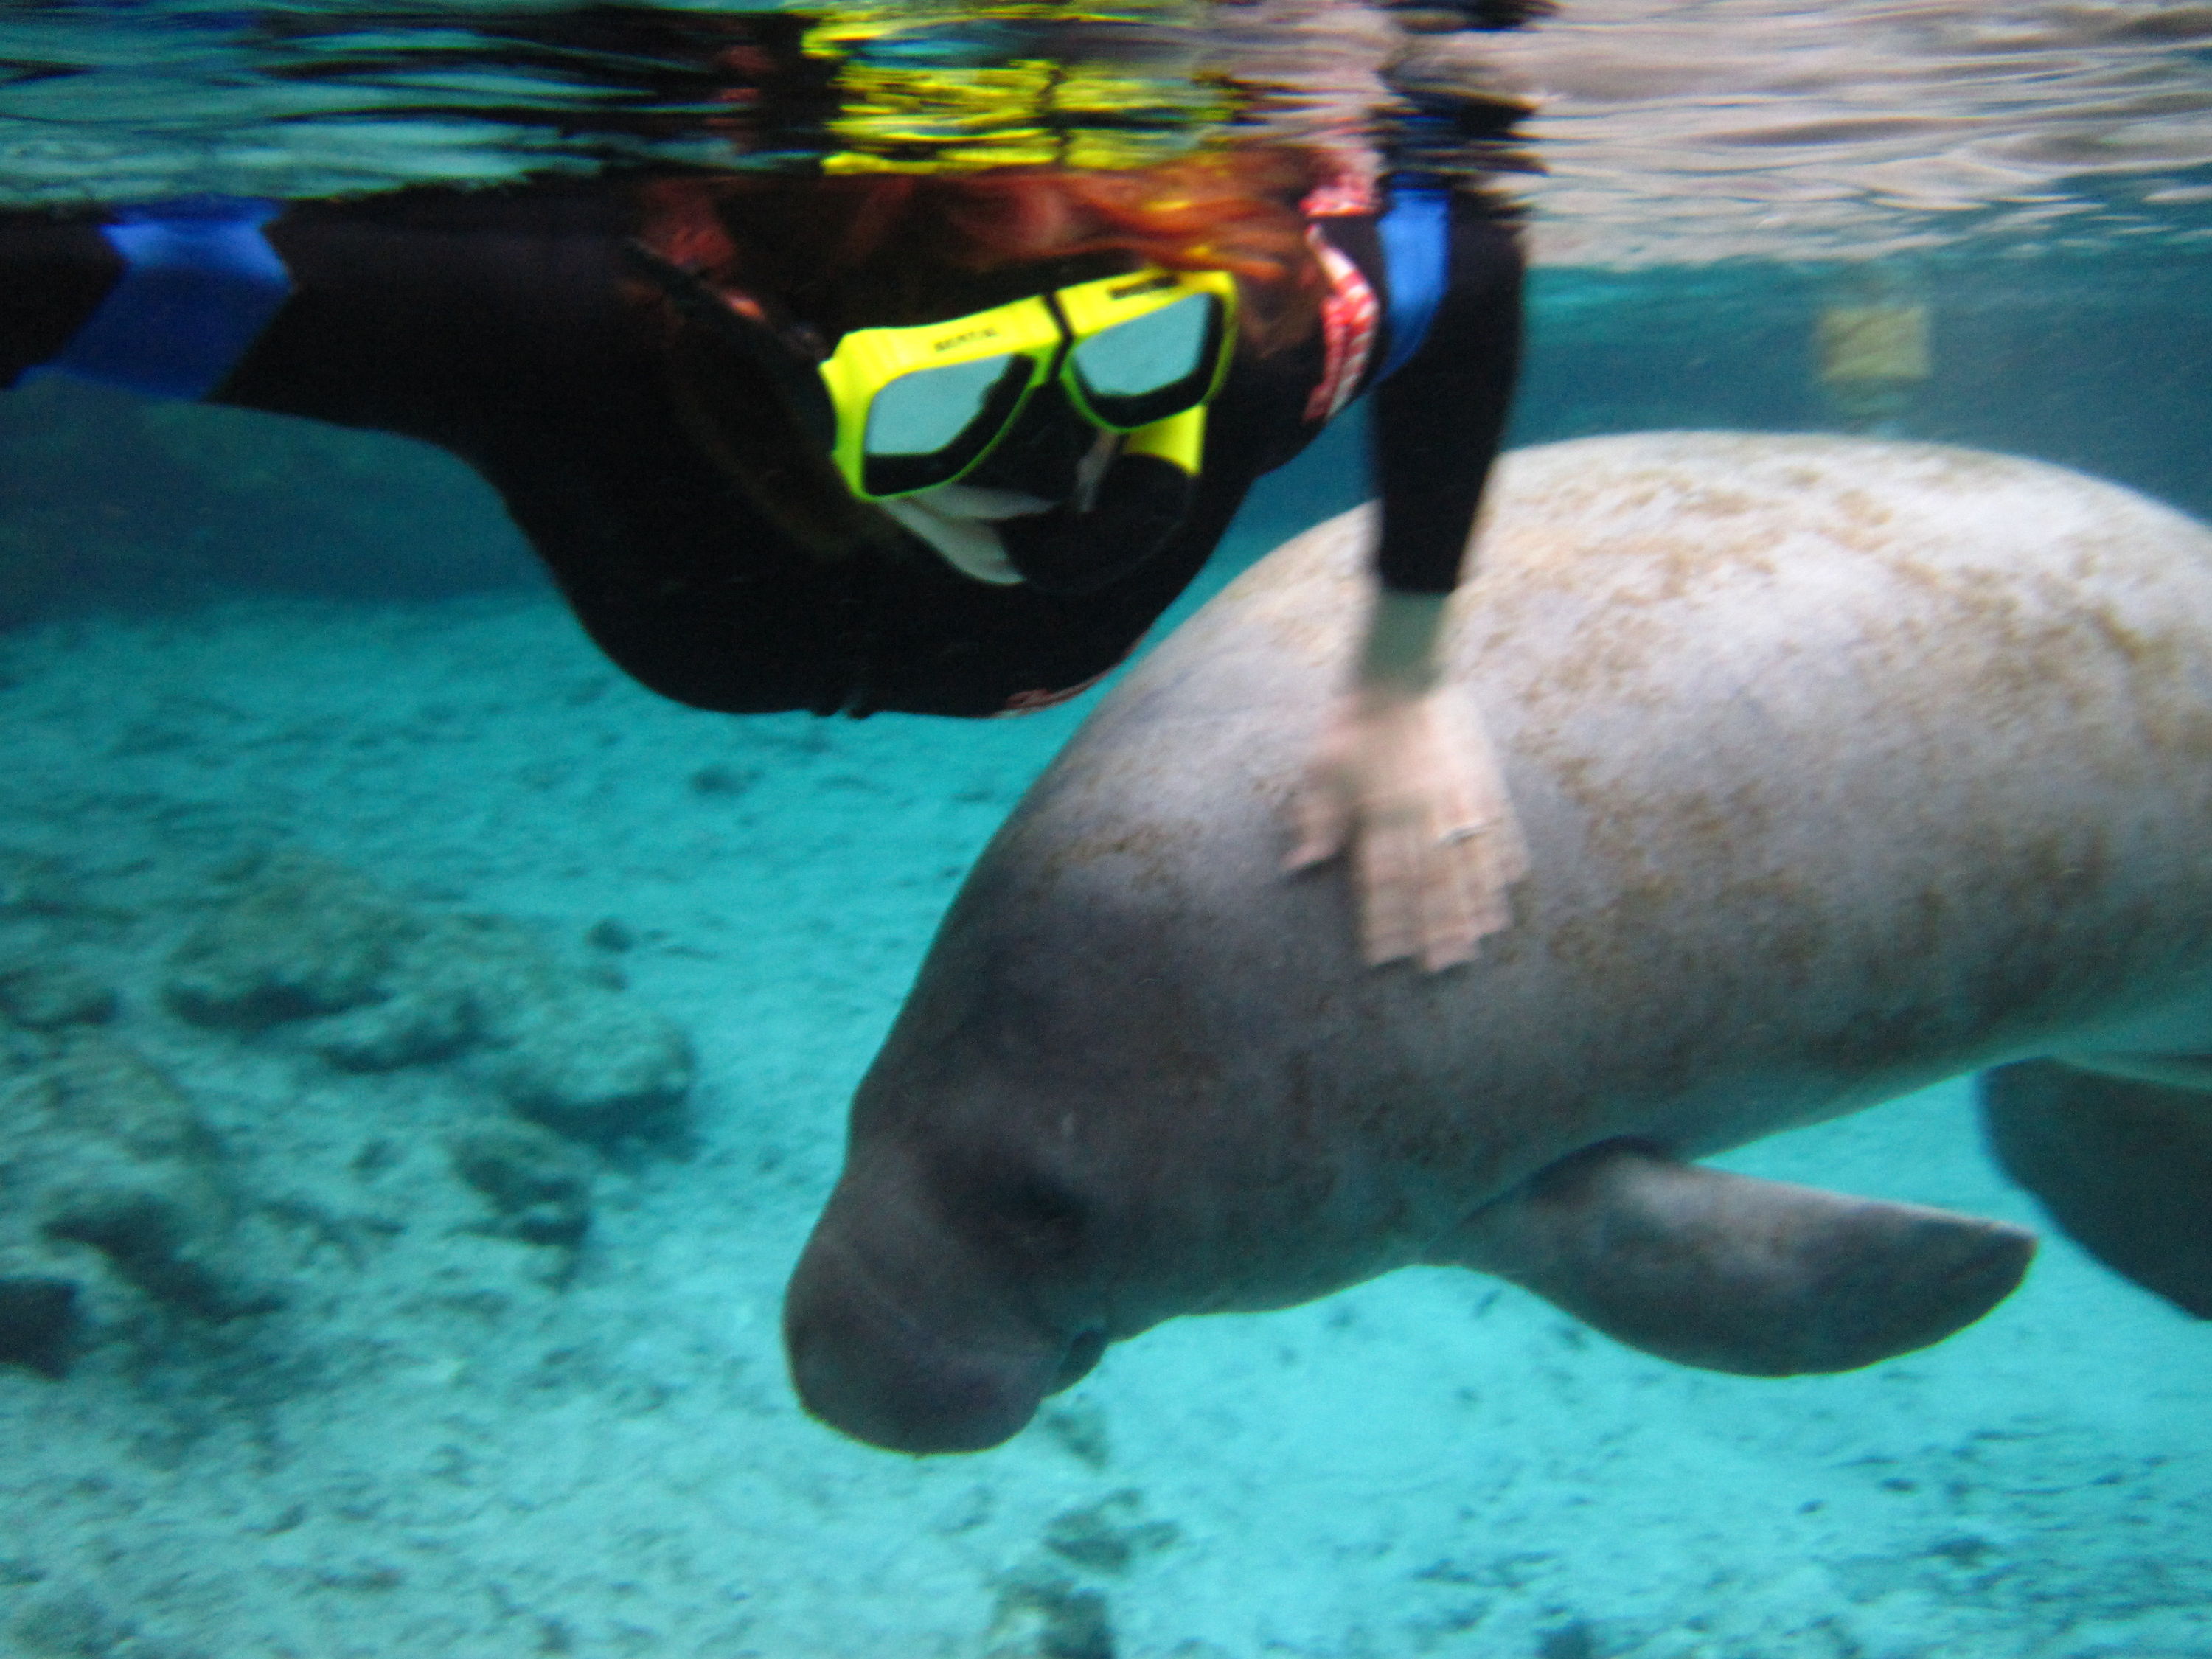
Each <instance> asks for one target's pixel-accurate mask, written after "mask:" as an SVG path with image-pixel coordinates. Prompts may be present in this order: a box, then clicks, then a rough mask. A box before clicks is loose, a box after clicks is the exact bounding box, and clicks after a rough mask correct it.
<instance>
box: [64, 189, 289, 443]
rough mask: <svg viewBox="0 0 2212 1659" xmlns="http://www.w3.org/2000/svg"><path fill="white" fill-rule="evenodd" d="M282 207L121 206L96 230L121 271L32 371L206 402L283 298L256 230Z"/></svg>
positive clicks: (271, 256)
mask: <svg viewBox="0 0 2212 1659" xmlns="http://www.w3.org/2000/svg"><path fill="white" fill-rule="evenodd" d="M283 210H284V204H283V203H281V202H262V201H252V200H246V199H243V198H240V197H222V196H202V197H185V198H183V199H180V200H178V201H173V202H160V203H155V204H149V205H148V206H144V207H134V208H125V209H123V210H121V212H120V215H119V216H118V219H117V221H116V222H115V223H113V224H109V225H103V226H101V227H100V235H101V236H102V237H104V238H105V239H106V241H107V245H108V246H110V247H112V248H113V249H114V250H115V252H117V254H118V255H119V256H120V257H121V258H122V260H123V275H122V276H119V277H118V278H117V279H116V283H115V286H114V287H112V288H111V289H108V291H107V296H106V298H105V299H103V300H102V301H100V307H99V309H98V310H96V311H94V313H92V315H91V316H90V317H89V318H88V319H86V321H85V324H84V325H83V326H82V328H80V329H78V330H77V331H76V334H75V335H73V336H72V337H70V343H69V344H68V345H66V346H64V348H63V349H62V351H61V354H60V355H59V356H56V357H52V358H50V359H49V360H48V361H47V362H44V363H41V364H40V365H39V366H38V368H35V369H33V371H32V373H33V374H67V375H70V376H73V377H74V378H76V379H78V380H97V381H99V382H100V383H101V384H102V385H105V386H120V387H121V388H123V389H124V390H125V391H126V392H143V393H144V394H146V395H147V396H149V397H155V398H183V399H185V400H186V401H188V402H190V401H197V399H199V398H205V397H207V396H208V395H210V393H211V392H214V391H215V390H216V388H217V387H218V386H221V385H222V383H223V382H224V381H225V380H228V379H229V378H230V375H231V372H232V371H233V370H234V369H235V368H237V367H238V365H239V364H240V362H243V361H244V360H245V357H246V353H247V352H249V351H251V350H252V349H253V343H254V342H255V341H256V340H258V339H259V338H260V337H261V332H262V331H263V330H264V329H265V328H267V327H268V326H269V324H270V321H271V320H272V319H275V317H276V313H277V312H279V311H280V310H282V309H283V305H284V301H286V300H287V299H289V297H290V296H291V293H292V278H291V276H290V274H289V272H288V271H286V270H285V269H284V262H283V259H281V258H278V257H277V254H276V249H275V248H273V247H271V246H270V245H269V239H268V238H267V237H266V236H265V235H264V234H263V232H262V227H263V226H264V225H266V224H267V223H268V222H270V220H271V219H274V218H276V216H277V215H279V214H281V213H282V212H283Z"/></svg>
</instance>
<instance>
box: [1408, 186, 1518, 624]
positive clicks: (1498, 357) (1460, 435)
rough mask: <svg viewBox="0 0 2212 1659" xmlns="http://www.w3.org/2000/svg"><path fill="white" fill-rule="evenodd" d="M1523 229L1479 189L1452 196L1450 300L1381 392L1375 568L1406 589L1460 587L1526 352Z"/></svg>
mask: <svg viewBox="0 0 2212 1659" xmlns="http://www.w3.org/2000/svg"><path fill="white" fill-rule="evenodd" d="M1521 283H1522V253H1521V246H1520V238H1519V235H1518V234H1517V228H1516V226H1515V225H1514V224H1513V223H1512V222H1510V220H1508V219H1506V218H1504V217H1503V216H1501V215H1500V213H1499V211H1498V209H1497V207H1496V206H1495V205H1494V204H1492V203H1488V202H1486V201H1485V200H1483V199H1482V198H1480V197H1466V196H1455V197H1454V199H1453V207H1452V222H1451V231H1450V246H1449V264H1448V266H1447V281H1446V287H1445V289H1444V293H1443V298H1442V299H1441V300H1440V301H1439V302H1438V304H1437V309H1436V313H1435V316H1434V318H1433V319H1432V320H1431V323H1430V325H1429V330H1428V333H1427V335H1426V336H1425V337H1424V338H1423V340H1422V342H1421V345H1420V348H1419V349H1418V350H1417V351H1415V352H1414V354H1413V356H1411V357H1410V358H1408V359H1407V361H1406V362H1404V363H1403V364H1402V365H1401V367H1400V368H1399V369H1398V371H1397V373H1396V374H1393V375H1391V376H1390V377H1389V379H1388V380H1384V381H1383V384H1382V385H1381V386H1378V387H1377V388H1376V392H1375V399H1374V403H1375V407H1374V410H1373V414H1374V428H1373V430H1374V444H1375V459H1374V467H1375V482H1376V486H1377V488H1378V489H1380V491H1381V494H1382V498H1383V538H1382V544H1381V547H1380V549H1379V550H1378V551H1377V553H1376V572H1377V574H1379V575H1380V576H1381V578H1382V580H1383V586H1385V587H1388V588H1390V589H1392V590H1394V591H1395V592H1401V593H1431V594H1433V593H1448V592H1450V591H1451V590H1452V588H1453V587H1454V586H1456V585H1457V584H1458V581H1459V578H1460V565H1461V562H1462V556H1464V553H1465V551H1466V548H1467V543H1468V536H1469V534H1470V533H1471V532H1473V530H1474V515H1475V510H1476V508H1477V507H1479V506H1480V504H1481V500H1482V489H1483V486H1484V484H1485V483H1486V482H1487V480H1488V477H1489V473H1490V466H1491V463H1492V461H1493V460H1494V459H1496V458H1497V454H1498V445H1499V443H1500V442H1501V441H1503V439H1504V434H1505V419H1506V414H1507V411H1508V410H1509V408H1510V405H1511V403H1512V398H1513V383H1514V379H1515V376H1516V374H1517V373H1518V371H1519V368H1520V361H1521Z"/></svg>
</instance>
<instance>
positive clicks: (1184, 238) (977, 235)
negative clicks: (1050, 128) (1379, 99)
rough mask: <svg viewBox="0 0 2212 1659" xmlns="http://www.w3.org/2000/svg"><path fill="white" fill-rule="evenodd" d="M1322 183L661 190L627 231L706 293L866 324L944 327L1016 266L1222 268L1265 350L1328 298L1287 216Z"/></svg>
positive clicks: (999, 182)
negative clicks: (767, 297)
mask: <svg viewBox="0 0 2212 1659" xmlns="http://www.w3.org/2000/svg"><path fill="white" fill-rule="evenodd" d="M1324 171H1325V169H1324V168H1323V167H1322V164H1321V163H1320V162H1319V161H1317V160H1316V158H1315V157H1313V156H1311V155H1309V154H1308V153H1306V152H1304V151H1301V150H1296V149H1289V148H1286V147H1281V146H1270V147H1266V148H1257V147H1255V148H1252V149H1240V150H1235V151H1228V152H1223V153H1219V154H1215V155H1200V156H1194V157H1191V158H1188V159H1187V160H1184V161H1172V162H1168V163H1165V164H1163V165H1161V166H1159V167H1146V168H1142V169H1131V170H1114V171H1109V170H1103V169H1079V168H1073V167H1001V168H993V169H990V170H987V171H983V172H975V173H857V174H854V173H848V174H842V175H836V176H832V177H828V178H808V179H792V178H777V177H775V176H774V175H763V174H746V173H732V174H725V175H721V176H720V177H712V178H708V177H698V178H675V179H659V180H655V181H654V182H653V183H652V184H651V185H647V187H646V194H645V201H644V208H645V214H644V220H643V222H642V225H641V235H642V237H643V240H645V241H646V242H647V244H648V245H649V246H652V247H653V250H654V251H655V252H659V254H660V255H661V256H662V257H663V258H667V259H669V260H671V261H672V262H673V263H675V264H680V265H683V266H684V267H685V268H686V269H688V270H692V271H694V272H696V274H697V275H699V276H702V278H704V279H705V280H707V281H708V282H709V283H714V284H715V285H716V286H718V287H722V288H725V289H752V288H760V289H765V290H767V291H769V292H770V293H772V294H775V295H806V294H808V293H810V292H812V293H815V294H818V295H829V294H833V293H835V292H836V291H839V290H842V291H844V293H845V297H846V301H847V303H846V305H845V306H843V307H835V308H836V309H842V310H851V309H868V310H872V311H874V312H876V313H878V314H875V315H871V316H866V317H865V318H863V319H861V320H866V321H870V322H889V321H892V320H895V319H896V317H897V316H898V315H899V314H900V313H902V312H905V311H908V310H912V311H915V312H916V313H921V312H923V311H926V310H927V309H930V308H932V307H934V308H935V309H936V310H937V312H938V313H939V314H957V312H958V310H959V303H958V301H957V297H955V296H957V295H958V294H959V292H960V290H961V289H963V286H964V287H966V288H969V289H973V288H974V287H975V285H976V279H977V278H979V277H981V276H987V275H989V274H992V273H997V272H1001V271H1004V270H1007V269H1008V268H1010V267H1013V266H1018V265H1024V264H1043V263H1048V262H1052V261H1056V260H1064V259H1076V258H1085V257H1087V256H1095V255H1098V254H1103V253H1113V254H1122V255H1126V256H1127V257H1129V258H1133V259H1136V260H1139V261H1142V262H1145V263H1146V264H1156V265H1161V266H1164V267H1166V268H1168V269H1170V270H1226V271H1230V272H1231V273H1233V274H1234V275H1235V276H1237V277H1238V278H1239V279H1240V283H1241V287H1242V289H1243V295H1244V298H1245V301H1246V303H1245V305H1244V307H1243V313H1242V315H1243V325H1244V326H1243V332H1244V333H1245V335H1246V337H1247V338H1248V339H1249V341H1250V342H1251V343H1253V344H1254V345H1255V346H1256V347H1257V348H1258V349H1261V350H1262V351H1268V350H1273V349H1277V348H1279V347H1280V346H1283V345H1286V344H1290V343H1295V342H1296V341H1297V340H1300V339H1303V338H1304V337H1306V336H1307V335H1308V334H1310V332H1311V331H1312V329H1313V327H1314V325H1315V321H1316V317H1317V316H1318V313H1319V307H1320V301H1321V298H1322V295H1323V293H1324V292H1325V291H1326V289H1327V286H1328V283H1327V278H1326V276H1325V275H1324V274H1323V272H1322V270H1321V267H1320V264H1319V262H1318V261H1317V260H1316V258H1315V256H1314V252H1313V250H1312V247H1311V246H1310V244H1309V242H1308V240H1307V238H1306V222H1305V217H1304V215H1303V214H1302V213H1301V212H1300V211H1299V210H1298V203H1299V201H1300V200H1301V199H1302V198H1303V197H1304V195H1305V194H1306V192H1307V191H1309V190H1310V188H1312V187H1313V185H1315V184H1316V183H1317V182H1319V181H1320V179H1321V178H1322V175H1323V173H1324ZM916 320H920V316H919V315H917V316H916ZM823 321H825V322H826V323H829V324H830V325H836V326H838V327H842V326H850V325H851V324H850V323H848V321H847V320H846V319H845V318H844V317H842V316H834V315H833V316H829V317H826V318H824V319H823Z"/></svg>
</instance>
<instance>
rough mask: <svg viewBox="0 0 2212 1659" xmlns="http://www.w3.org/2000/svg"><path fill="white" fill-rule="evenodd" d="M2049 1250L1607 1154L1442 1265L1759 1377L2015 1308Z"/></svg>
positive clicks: (1904, 1214) (1931, 1336)
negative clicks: (2013, 1296)
mask: <svg viewBox="0 0 2212 1659" xmlns="http://www.w3.org/2000/svg"><path fill="white" fill-rule="evenodd" d="M2034 1253H2035V1239H2034V1236H2033V1234H2030V1233H2028V1232H2026V1231H2023V1230H2021V1228H2018V1227H2010V1226H2007V1225H2004V1224H2003V1223H2002V1222H1996V1221H1984V1220H1980V1219H1978V1218H1974V1217H1972V1216H1962V1215H1952V1214H1950V1213H1948V1212H1946V1211H1942V1210H1930V1209H1923V1208H1922V1207H1921V1206H1917V1205H1912V1204H1889V1203H1884V1202H1881V1201H1880V1200H1875V1199H1864V1198H1849V1197H1846V1196H1844V1194H1840V1193H1830V1192H1823V1191H1821V1190H1820V1189H1819V1188H1813V1187H1796V1186H1789V1185H1785V1184H1784V1183H1783V1182H1777V1181H1757V1180H1753V1179H1752V1178H1751V1177H1750V1176H1739V1175H1729V1174H1726V1173H1724V1172H1723V1171H1722V1170H1709V1169H1703V1168H1700V1167H1699V1166H1698V1165H1696V1164H1677V1163H1675V1162H1674V1161H1673V1160H1672V1159H1669V1158H1665V1157H1663V1156H1662V1155H1661V1154H1660V1153H1659V1152H1656V1151H1655V1150H1654V1149H1652V1148H1650V1147H1648V1146H1639V1145H1638V1144H1636V1143H1635V1142H1632V1141H1607V1142H1606V1143H1604V1144H1603V1145H1601V1146H1593V1147H1590V1148H1589V1149H1587V1150H1586V1151H1584V1152H1578V1153H1577V1154H1576V1155H1575V1156H1574V1157H1572V1158H1565V1159H1563V1160H1561V1161H1560V1162H1559V1163H1558V1164H1553V1165H1552V1166H1551V1167H1550V1168H1549V1169H1547V1170H1543V1171H1541V1172H1540V1173H1539V1174H1538V1175H1537V1176H1535V1177H1534V1179H1533V1180H1532V1181H1530V1182H1528V1184H1527V1185H1526V1186H1524V1187H1522V1188H1521V1189H1520V1190H1519V1191H1518V1192H1516V1193H1515V1194H1511V1195H1510V1196H1508V1197H1506V1198H1504V1199H1501V1200H1499V1201H1498V1202H1497V1203H1495V1204H1492V1205H1491V1206H1488V1207H1486V1208H1485V1209H1483V1210H1481V1211H1480V1212H1477V1213H1476V1214H1474V1216H1472V1217H1470V1218H1468V1220H1467V1221H1466V1222H1464V1223H1462V1225H1460V1226H1459V1227H1458V1228H1457V1229H1455V1231H1454V1232H1453V1233H1452V1234H1451V1235H1450V1236H1449V1237H1448V1238H1447V1239H1446V1240H1444V1241H1443V1243H1442V1245H1441V1246H1440V1247H1439V1248H1438V1249H1437V1250H1435V1251H1433V1252H1431V1256H1430V1259H1431V1260H1432V1261H1451V1262H1456V1263H1458V1264H1459V1265H1461V1266H1463V1267H1474V1268H1476V1269H1478V1270H1479V1271H1481V1272H1483V1273H1495V1274H1497V1275H1498V1277H1499V1278H1501V1279H1511V1280H1513V1281H1514V1282H1515V1283H1516V1284H1517V1285H1522V1286H1524V1287H1525V1288H1527V1289H1528V1290H1531V1291H1535V1292H1536V1294H1537V1295H1539V1296H1541V1297H1544V1298H1545V1299H1546V1300H1547V1301H1548V1302H1551V1303H1553V1304H1556V1305H1558V1306H1559V1307H1560V1308H1562V1309H1564V1310H1566V1311H1567V1312H1568V1313H1571V1314H1572V1315H1574V1316H1575V1317H1576V1318H1577V1319H1579V1320H1581V1321H1582V1322H1583V1323H1585V1324H1588V1325H1593V1326H1595V1327H1596V1328H1598V1329H1599V1330H1601V1331H1603V1332H1604V1333H1605V1334H1607V1336H1610V1337H1612V1338H1613V1339H1614V1340H1616V1341H1620V1342H1626V1343H1627V1344H1628V1345H1629V1346H1632V1347H1637V1348H1642V1349H1643V1350H1644V1352H1647V1353H1655V1354H1657V1355H1658V1356H1660V1358H1663V1359H1672V1360H1674V1361H1676V1362H1677V1363H1679V1364H1686V1365H1701V1366H1704V1367H1705V1368H1706V1369H1707V1370H1718V1371H1735V1372H1738V1373H1741V1374H1742V1375H1746V1376H1795V1375H1797V1374H1800V1373H1802V1372H1808V1371H1843V1370H1854V1369H1856V1368H1857V1367H1858V1366H1861V1365H1871V1364H1874V1363H1875V1361H1877V1360H1881V1359H1887V1358H1890V1357H1891V1356H1892V1355H1894V1354H1900V1353H1905V1352H1910V1351H1911V1350H1912V1349H1914V1348H1923V1347H1926V1346H1928V1345H1929V1343H1931V1342H1937V1341H1941V1340H1942V1339H1943V1338H1945V1337H1947V1336H1948V1335H1950V1334H1952V1333H1953V1332H1954V1331H1956V1330H1958V1329H1960V1328H1961V1327H1963V1326H1966V1325H1970V1324H1972V1322H1974V1321H1975V1320H1977V1319H1979V1318H1980V1317H1981V1316H1983V1315H1984V1314H1985V1313H1987V1312H1988V1311H1989V1310H1990V1309H1991V1308H1993V1307H1995V1306H1996V1304H1998V1303H1999V1302H2001V1301H2002V1300H2003V1299H2004V1297H2007V1296H2008V1295H2009V1294H2010V1293H2011V1291H2012V1290H2013V1287H2014V1286H2015V1285H2018V1284H2019V1283H2020V1279H2021V1274H2022V1273H2026V1272H2027V1263H2028V1259H2029V1258H2030V1257H2031V1256H2032V1255H2034Z"/></svg>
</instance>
